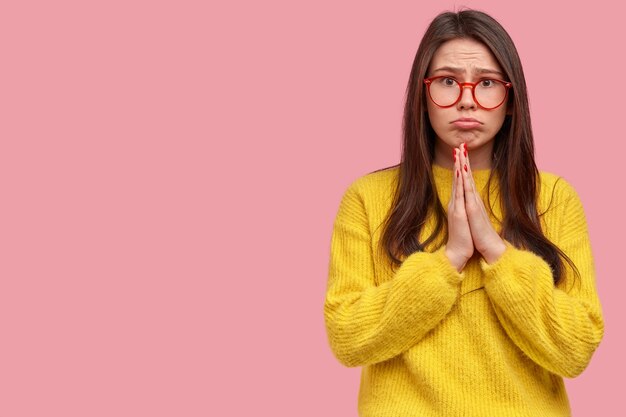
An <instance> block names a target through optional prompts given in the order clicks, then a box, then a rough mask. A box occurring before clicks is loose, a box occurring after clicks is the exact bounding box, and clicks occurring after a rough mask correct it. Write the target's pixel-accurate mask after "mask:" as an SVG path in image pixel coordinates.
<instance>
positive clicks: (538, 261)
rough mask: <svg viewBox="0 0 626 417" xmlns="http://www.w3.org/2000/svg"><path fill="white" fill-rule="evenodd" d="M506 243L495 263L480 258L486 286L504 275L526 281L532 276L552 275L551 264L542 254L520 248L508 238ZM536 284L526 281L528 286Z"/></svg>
mask: <svg viewBox="0 0 626 417" xmlns="http://www.w3.org/2000/svg"><path fill="white" fill-rule="evenodd" d="M504 244H505V245H506V250H505V251H504V253H503V254H502V255H501V256H500V257H499V258H498V260H496V261H495V262H494V263H492V264H489V263H487V261H485V260H484V259H481V260H480V267H481V269H482V271H483V272H484V274H485V287H489V286H490V282H491V281H492V280H498V279H499V278H502V277H507V278H509V279H513V280H517V281H518V282H519V281H520V280H522V281H525V280H527V279H529V278H530V277H538V276H541V275H547V276H550V275H551V269H550V266H549V265H548V263H547V262H546V261H545V260H544V259H543V258H541V257H540V256H538V255H536V254H535V253H533V252H531V251H528V250H522V249H518V248H516V247H515V246H513V245H512V244H511V243H509V242H507V241H506V240H505V241H504ZM533 279H535V278H533ZM509 284H512V283H509ZM534 284H536V282H528V283H526V285H527V286H533V285H534ZM491 285H493V283H492V284H491Z"/></svg>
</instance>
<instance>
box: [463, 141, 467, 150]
mask: <svg viewBox="0 0 626 417" xmlns="http://www.w3.org/2000/svg"><path fill="white" fill-rule="evenodd" d="M463 147H464V148H465V150H467V143H465V142H463Z"/></svg>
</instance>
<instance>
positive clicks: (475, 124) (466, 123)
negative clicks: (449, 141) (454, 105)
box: [452, 120, 480, 129]
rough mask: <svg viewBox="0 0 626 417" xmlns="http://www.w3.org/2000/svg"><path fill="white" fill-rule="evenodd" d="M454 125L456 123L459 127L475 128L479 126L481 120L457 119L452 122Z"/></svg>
mask: <svg viewBox="0 0 626 417" xmlns="http://www.w3.org/2000/svg"><path fill="white" fill-rule="evenodd" d="M452 124H453V125H455V126H456V127H458V128H459V129H474V128H476V127H478V126H480V122H478V121H476V120H474V121H470V120H455V121H454V122H452Z"/></svg>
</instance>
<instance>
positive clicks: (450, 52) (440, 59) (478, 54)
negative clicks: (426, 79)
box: [429, 39, 503, 75]
mask: <svg viewBox="0 0 626 417" xmlns="http://www.w3.org/2000/svg"><path fill="white" fill-rule="evenodd" d="M439 70H441V71H444V70H446V71H450V72H454V73H462V74H468V73H471V74H474V75H481V74H487V73H496V74H501V75H503V73H502V68H501V67H500V64H499V63H498V61H497V60H496V58H495V57H494V56H493V54H492V53H491V51H490V50H489V48H488V47H487V46H486V45H485V44H483V43H481V42H478V41H475V40H472V39H452V40H449V41H447V42H445V43H443V44H442V45H441V46H440V47H439V48H437V50H436V51H435V54H434V55H433V58H432V60H431V62H430V65H429V72H431V73H432V72H435V71H439ZM468 75H469V74H468Z"/></svg>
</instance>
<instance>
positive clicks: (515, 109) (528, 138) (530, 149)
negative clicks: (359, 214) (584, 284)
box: [379, 9, 579, 285]
mask: <svg viewBox="0 0 626 417" xmlns="http://www.w3.org/2000/svg"><path fill="white" fill-rule="evenodd" d="M457 38H469V39H473V40H476V41H479V42H481V43H483V44H484V45H486V46H487V47H488V48H489V50H490V51H491V53H492V54H493V55H494V57H495V58H496V59H497V61H498V62H499V64H500V66H501V67H502V69H503V70H504V73H505V74H506V76H507V81H510V82H511V83H512V85H513V87H512V88H511V91H510V94H509V98H508V104H507V106H508V108H512V114H507V115H506V117H505V120H504V123H503V125H502V128H501V129H500V131H499V132H498V133H497V134H496V136H495V138H494V147H493V159H492V170H491V173H490V176H489V184H488V186H487V189H488V190H490V189H491V181H492V179H493V177H494V175H496V174H497V178H498V185H499V195H500V196H506V198H499V200H500V204H501V207H502V213H503V219H500V220H501V222H502V232H501V236H502V237H503V238H504V239H506V240H507V241H509V242H510V243H511V244H513V245H514V246H515V247H518V248H524V249H527V250H530V251H532V252H534V253H536V254H537V255H539V256H541V257H542V258H543V259H545V260H546V262H548V263H549V265H550V267H551V268H552V272H553V276H554V283H555V285H556V284H557V283H558V282H559V281H560V279H561V277H562V276H563V272H564V264H563V261H565V262H567V263H568V264H569V265H570V266H571V267H572V269H573V270H574V272H575V274H576V275H579V274H578V271H577V269H576V267H575V265H574V264H573V263H572V261H571V260H570V259H569V258H568V257H567V256H566V255H565V254H564V253H563V252H562V251H561V250H560V249H559V248H558V247H557V246H556V245H555V244H553V243H552V242H551V241H550V240H548V239H547V238H546V236H545V235H544V234H543V231H542V229H541V224H540V221H539V217H540V214H539V213H538V212H537V195H538V187H539V171H538V169H537V165H536V163H535V159H534V143H533V134H532V131H531V123H530V111H529V108H528V96H527V91H526V81H525V79H524V72H523V70H522V64H521V62H520V59H519V55H518V53H517V49H516V48H515V45H514V44H513V41H512V40H511V38H510V36H509V35H508V33H507V32H506V31H505V30H504V28H503V27H502V26H501V25H500V24H499V23H498V22H497V21H496V20H495V19H493V18H492V17H490V16H489V15H487V14H485V13H483V12H480V11H477V10H467V9H466V10H461V11H459V12H444V13H441V14H439V15H438V16H437V17H436V18H435V19H434V20H433V21H432V22H431V24H430V25H429V27H428V29H427V30H426V33H425V34H424V37H423V39H422V41H421V43H420V45H419V48H418V50H417V53H416V55H415V59H414V61H413V67H412V69H411V75H410V78H409V83H408V86H407V90H406V103H405V107H404V118H403V126H402V128H403V149H402V159H401V162H400V164H398V165H395V166H394V167H397V166H399V176H398V183H397V188H396V190H395V198H394V202H393V204H392V207H391V211H390V213H389V215H388V216H387V219H386V221H385V224H384V232H383V235H382V238H381V246H382V247H383V248H384V250H385V251H386V253H387V254H388V255H389V257H390V258H391V260H392V261H393V264H394V266H398V265H399V264H401V260H400V259H398V256H399V255H404V256H408V255H409V254H411V253H413V252H416V251H424V250H425V247H426V246H428V245H429V244H431V243H432V244H433V245H434V246H435V247H440V246H441V245H442V244H443V243H444V242H445V241H446V240H447V235H448V231H447V218H446V214H445V211H444V208H443V206H442V204H441V201H439V198H438V195H437V190H436V186H435V181H434V177H433V173H432V170H431V164H432V162H433V158H434V148H435V139H436V136H435V132H434V130H433V129H432V126H431V125H430V121H429V119H428V116H427V113H426V112H425V109H426V105H425V100H426V95H425V92H424V90H425V89H424V83H423V79H424V77H425V76H426V72H427V70H428V66H429V64H430V62H431V60H432V57H433V55H434V53H435V51H436V50H437V48H439V47H440V46H441V45H442V44H443V43H444V42H446V41H449V40H451V39H457ZM389 168H393V167H387V168H383V169H389ZM379 171H380V170H379ZM489 201H490V199H489ZM489 209H490V210H492V207H489ZM492 212H493V211H492ZM433 215H434V216H435V217H434V220H435V227H434V229H433V232H432V233H431V234H430V236H428V237H425V239H424V241H422V242H420V241H419V235H420V232H421V230H422V227H423V226H424V224H425V223H426V220H427V219H428V218H429V216H433Z"/></svg>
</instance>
